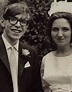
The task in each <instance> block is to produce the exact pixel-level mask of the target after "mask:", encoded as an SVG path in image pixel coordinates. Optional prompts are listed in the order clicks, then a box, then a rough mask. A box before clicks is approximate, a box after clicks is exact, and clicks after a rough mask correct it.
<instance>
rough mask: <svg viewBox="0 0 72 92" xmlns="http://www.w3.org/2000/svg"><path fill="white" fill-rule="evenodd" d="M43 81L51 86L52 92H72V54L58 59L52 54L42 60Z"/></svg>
mask: <svg viewBox="0 0 72 92" xmlns="http://www.w3.org/2000/svg"><path fill="white" fill-rule="evenodd" d="M42 66H44V74H43V80H44V81H45V82H46V83H49V84H50V88H51V90H52V92H71V91H72V54H71V55H69V56H65V57H56V56H54V55H53V53H52V52H50V53H49V54H47V55H45V56H44V57H43V59H42Z"/></svg>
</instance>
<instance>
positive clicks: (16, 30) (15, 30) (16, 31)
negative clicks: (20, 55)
mask: <svg viewBox="0 0 72 92" xmlns="http://www.w3.org/2000/svg"><path fill="white" fill-rule="evenodd" d="M11 30H12V31H13V32H15V33H21V32H22V30H19V29H11Z"/></svg>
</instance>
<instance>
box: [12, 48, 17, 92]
mask: <svg viewBox="0 0 72 92" xmlns="http://www.w3.org/2000/svg"><path fill="white" fill-rule="evenodd" d="M10 49H11V53H10V69H11V75H12V81H13V89H14V92H18V80H17V75H18V74H17V63H16V60H15V53H14V52H15V51H14V50H15V48H14V47H10Z"/></svg>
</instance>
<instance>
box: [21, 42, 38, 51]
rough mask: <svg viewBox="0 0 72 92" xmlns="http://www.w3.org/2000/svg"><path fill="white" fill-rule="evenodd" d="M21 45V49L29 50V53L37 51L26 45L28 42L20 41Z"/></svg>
mask: <svg viewBox="0 0 72 92" xmlns="http://www.w3.org/2000/svg"><path fill="white" fill-rule="evenodd" d="M20 45H21V48H23V49H27V50H29V51H31V52H36V51H37V50H36V49H35V48H34V47H33V46H31V45H29V44H28V43H26V42H21V41H20Z"/></svg>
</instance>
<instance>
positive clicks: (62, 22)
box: [51, 18, 71, 46]
mask: <svg viewBox="0 0 72 92" xmlns="http://www.w3.org/2000/svg"><path fill="white" fill-rule="evenodd" d="M51 36H52V39H53V40H54V42H55V43H56V44H57V46H66V45H69V44H70V40H71V27H70V23H69V22H68V20H66V19H64V18H60V19H56V20H55V21H54V22H53V25H52V29H51Z"/></svg>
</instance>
